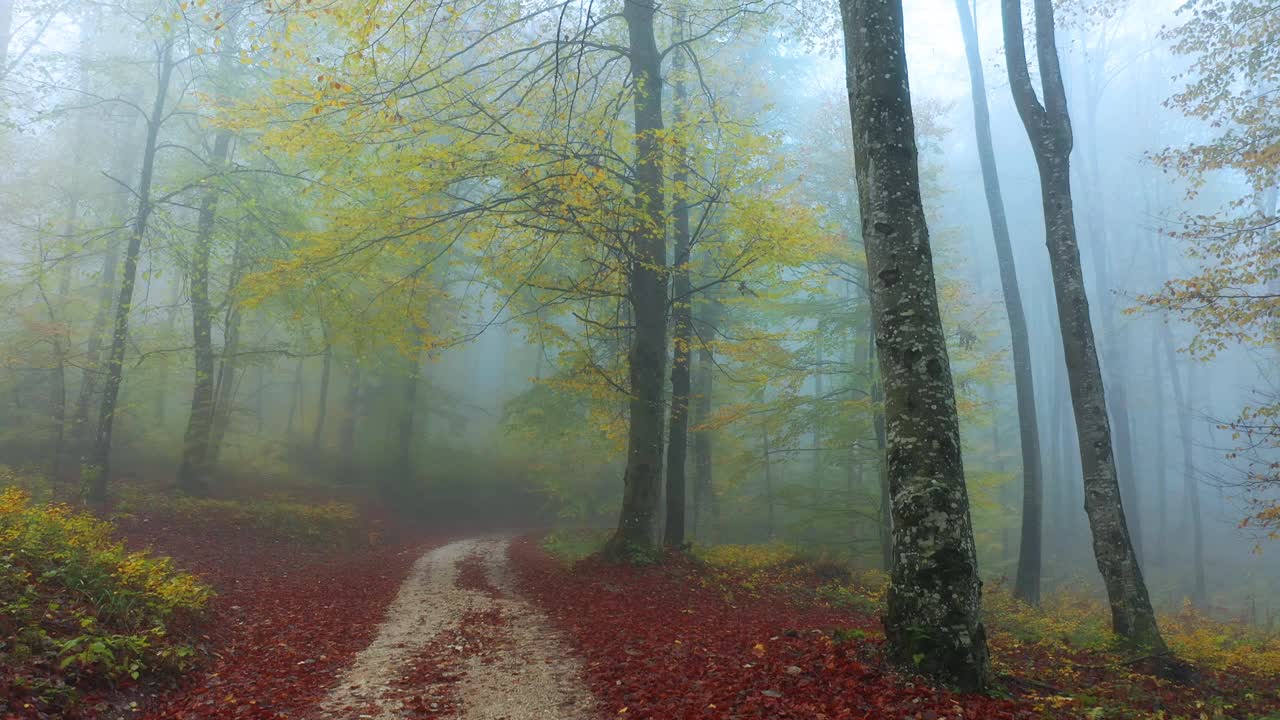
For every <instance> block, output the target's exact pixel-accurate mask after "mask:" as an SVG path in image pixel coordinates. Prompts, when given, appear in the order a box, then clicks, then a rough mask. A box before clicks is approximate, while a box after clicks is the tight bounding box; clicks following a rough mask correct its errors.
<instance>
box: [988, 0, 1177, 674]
mask: <svg viewBox="0 0 1280 720" xmlns="http://www.w3.org/2000/svg"><path fill="white" fill-rule="evenodd" d="M1001 1H1002V15H1003V20H1004V23H1003V24H1004V44H1005V54H1006V56H1007V59H1008V62H1007V65H1008V70H1009V84H1010V86H1011V88H1012V90H1013V99H1014V104H1015V105H1017V108H1018V114H1019V115H1020V116H1021V118H1022V123H1023V125H1024V126H1025V127H1026V131H1027V135H1028V137H1029V138H1030V140H1031V147H1032V149H1033V151H1034V152H1035V157H1036V165H1037V166H1038V167H1039V170H1040V190H1041V199H1042V204H1043V207H1044V219H1045V229H1046V236H1047V244H1048V247H1049V264H1050V266H1051V268H1052V270H1053V284H1054V294H1055V297H1056V300H1057V305H1058V323H1059V325H1060V327H1061V328H1062V345H1063V349H1064V351H1065V354H1066V361H1067V380H1068V383H1069V385H1070V388H1071V404H1072V409H1073V411H1074V413H1075V418H1076V432H1077V434H1078V436H1079V440H1080V443H1079V444H1080V464H1081V468H1082V471H1083V474H1084V492H1085V503H1084V504H1085V511H1086V512H1087V513H1088V515H1089V525H1090V528H1091V529H1092V531H1093V552H1094V555H1095V557H1096V558H1097V562H1098V570H1099V571H1101V573H1102V578H1103V581H1104V582H1105V584H1106V587H1107V597H1108V600H1109V601H1110V604H1111V625H1112V629H1113V630H1114V631H1115V633H1116V634H1117V635H1119V636H1121V637H1122V638H1125V639H1126V640H1127V641H1129V642H1130V643H1132V644H1133V645H1136V646H1139V647H1141V648H1144V649H1149V650H1152V651H1155V652H1164V651H1165V644H1164V639H1163V638H1162V637H1161V636H1160V629H1159V628H1158V627H1157V625H1156V617H1155V612H1154V611H1153V610H1152V609H1151V599H1150V597H1148V595H1147V586H1146V583H1145V582H1144V581H1143V578H1142V569H1141V568H1140V567H1139V566H1138V556H1137V554H1136V553H1135V552H1134V549H1133V543H1132V541H1131V540H1130V537H1129V527H1128V525H1127V523H1126V522H1125V516H1124V506H1123V503H1122V501H1121V498H1120V483H1119V480H1118V478H1117V476H1116V464H1115V456H1114V454H1113V450H1112V444H1111V426H1110V422H1109V420H1108V418H1107V404H1106V396H1105V392H1104V390H1103V385H1102V371H1101V369H1100V368H1099V366H1098V353H1097V349H1096V348H1095V346H1094V335H1093V325H1092V323H1091V322H1090V319H1089V299H1088V297H1087V295H1086V293H1085V289H1084V278H1083V272H1082V270H1081V267H1080V248H1079V245H1078V244H1077V241H1076V226H1075V218H1074V217H1073V216H1072V203H1071V172H1070V163H1069V159H1068V158H1069V157H1070V154H1071V145H1072V136H1071V121H1070V118H1069V116H1068V114H1067V98H1066V91H1065V89H1064V87H1063V84H1062V72H1061V69H1060V68H1059V66H1058V50H1057V47H1056V44H1055V36H1054V24H1053V5H1052V2H1051V0H1035V8H1036V49H1037V50H1038V52H1039V60H1040V62H1039V67H1040V76H1041V82H1042V84H1043V86H1044V96H1045V101H1044V102H1045V104H1044V105H1041V104H1040V100H1039V99H1038V98H1037V96H1036V90H1035V87H1034V86H1033V85H1032V82H1031V74H1030V71H1029V70H1028V67H1027V56H1026V47H1025V45H1024V42H1023V35H1022V2H1021V0H1001Z"/></svg>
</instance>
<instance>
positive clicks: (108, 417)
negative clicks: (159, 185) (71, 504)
mask: <svg viewBox="0 0 1280 720" xmlns="http://www.w3.org/2000/svg"><path fill="white" fill-rule="evenodd" d="M157 60H158V62H157V68H156V70H157V78H156V95H155V99H154V101H153V102H152V106H151V114H150V116H149V117H148V118H147V141H146V145H145V146H144V147H143V152H142V169H141V172H140V173H139V179H138V188H137V191H136V192H137V196H138V212H137V215H136V216H135V217H134V221H133V227H132V232H131V233H130V235H129V245H128V247H127V248H126V249H125V254H124V274H123V276H122V277H121V279H120V295H119V298H118V299H117V300H116V307H115V322H114V324H113V330H112V333H111V351H110V353H109V354H108V356H107V367H106V382H105V384H104V386H103V390H102V405H101V409H100V412H99V413H98V428H97V433H96V434H95V436H94V443H93V449H92V451H91V452H90V453H89V455H88V457H87V458H86V460H85V473H84V476H85V477H86V478H87V480H88V482H89V500H90V502H92V503H94V504H95V505H98V506H99V507H101V506H103V505H105V504H106V501H107V480H108V478H109V476H110V473H111V465H110V460H111V431H112V429H113V427H114V425H115V418H116V402H117V400H119V397H120V383H121V382H122V381H123V379H124V353H125V345H126V343H127V340H128V336H129V313H130V311H131V310H132V309H133V288H134V285H135V283H136V282H137V279H138V256H139V255H140V254H141V252H142V240H143V238H144V237H145V236H146V234H147V222H148V221H149V220H150V219H151V212H152V210H153V209H154V206H153V204H152V201H151V184H152V177H153V174H154V171H155V161H156V149H157V147H158V144H159V136H160V125H161V124H162V123H163V122H164V117H165V101H166V99H167V97H168V94H169V81H170V79H171V78H172V77H173V65H174V64H173V41H172V40H166V41H165V43H164V45H163V46H162V47H161V48H160V50H159V52H158V53H157Z"/></svg>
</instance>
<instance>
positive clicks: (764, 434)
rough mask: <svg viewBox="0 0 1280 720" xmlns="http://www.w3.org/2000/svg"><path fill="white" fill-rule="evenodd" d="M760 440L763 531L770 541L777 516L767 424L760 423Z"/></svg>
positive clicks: (772, 537)
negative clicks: (762, 476)
mask: <svg viewBox="0 0 1280 720" xmlns="http://www.w3.org/2000/svg"><path fill="white" fill-rule="evenodd" d="M760 434H761V442H762V447H763V450H762V451H763V454H764V503H765V508H766V511H767V513H768V514H767V515H766V521H765V523H766V524H765V532H766V536H767V537H768V538H769V541H770V542H772V541H773V540H774V539H775V538H777V536H778V525H777V518H776V517H775V516H774V509H773V455H772V452H773V448H771V447H770V446H769V426H768V425H765V424H763V423H762V424H761V425H760Z"/></svg>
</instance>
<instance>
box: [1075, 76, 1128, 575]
mask: <svg viewBox="0 0 1280 720" xmlns="http://www.w3.org/2000/svg"><path fill="white" fill-rule="evenodd" d="M1088 67H1089V64H1086V70H1087V69H1088ZM1091 81H1092V78H1090V79H1089V81H1086V82H1084V83H1082V84H1084V85H1085V86H1086V90H1085V95H1086V107H1085V118H1084V130H1085V140H1086V144H1085V146H1084V163H1083V167H1084V169H1085V170H1086V171H1087V172H1085V180H1084V182H1083V183H1082V185H1083V187H1084V192H1085V197H1086V199H1087V201H1088V207H1089V213H1088V215H1087V216H1086V217H1087V226H1088V230H1089V232H1088V235H1089V240H1090V245H1091V246H1092V250H1093V253H1092V256H1093V257H1092V259H1093V283H1094V286H1095V289H1096V292H1097V294H1098V301H1099V302H1098V311H1097V315H1098V317H1099V318H1100V319H1101V320H1102V335H1101V337H1102V341H1101V343H1100V346H1099V354H1100V355H1101V365H1102V367H1103V368H1104V370H1105V375H1104V378H1105V382H1106V386H1107V387H1108V388H1110V389H1111V402H1110V403H1108V409H1109V410H1110V411H1111V420H1112V421H1113V423H1112V425H1113V432H1114V438H1113V441H1114V447H1115V462H1116V474H1117V477H1118V478H1119V481H1120V494H1121V497H1122V498H1123V500H1124V505H1125V519H1126V521H1127V522H1128V523H1129V530H1130V535H1131V536H1132V539H1133V549H1134V552H1135V554H1137V556H1138V558H1139V561H1141V558H1142V556H1143V553H1142V513H1141V512H1140V505H1139V497H1138V486H1137V472H1136V470H1135V467H1134V461H1133V422H1132V420H1131V418H1130V415H1129V397H1128V389H1127V384H1128V383H1127V380H1128V375H1129V373H1128V370H1127V368H1128V362H1127V360H1128V357H1129V354H1128V352H1126V351H1125V349H1124V348H1123V347H1121V344H1122V343H1123V342H1124V341H1125V337H1124V336H1123V335H1121V334H1120V333H1117V332H1116V327H1115V315H1116V312H1115V303H1114V301H1113V299H1112V297H1111V280H1110V276H1111V272H1110V265H1111V262H1110V256H1109V250H1110V241H1109V240H1108V238H1107V227H1108V225H1107V211H1106V202H1105V197H1106V195H1105V193H1103V192H1102V188H1101V182H1102V173H1101V172H1100V171H1099V163H1098V140H1097V138H1098V133H1097V112H1098V100H1099V98H1098V94H1099V91H1098V90H1096V89H1095V87H1094V85H1093V83H1092V82H1091Z"/></svg>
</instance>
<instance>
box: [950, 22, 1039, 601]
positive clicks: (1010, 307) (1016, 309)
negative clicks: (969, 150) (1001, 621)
mask: <svg viewBox="0 0 1280 720" xmlns="http://www.w3.org/2000/svg"><path fill="white" fill-rule="evenodd" d="M956 10H957V12H958V13H959V14H960V30H961V33H962V34H963V35H964V47H965V57H966V58H967V59H968V62H969V86H970V94H971V95H972V97H973V124H974V130H975V132H976V134H977V140H978V159H979V162H980V163H981V165H982V183H983V189H984V190H985V191H986V197H987V213H988V215H989V216H990V219H991V237H992V239H993V240H994V241H995V245H996V258H997V260H998V264H999V269H1000V288H1001V290H1002V291H1003V292H1004V306H1005V312H1006V314H1007V315H1008V316H1009V339H1010V343H1011V345H1012V350H1013V384H1014V390H1015V393H1016V396H1017V403H1018V431H1019V436H1020V438H1019V439H1020V440H1021V446H1022V537H1021V540H1020V542H1019V550H1018V572H1017V576H1016V579H1015V581H1014V584H1013V594H1014V596H1016V597H1017V598H1019V599H1020V600H1022V601H1024V602H1029V603H1039V602H1040V565H1041V553H1042V551H1041V538H1042V536H1043V534H1044V530H1043V528H1042V525H1041V517H1042V515H1043V504H1044V501H1043V497H1044V484H1043V476H1042V473H1041V469H1040V430H1039V428H1038V427H1037V425H1038V420H1037V418H1036V397H1035V383H1034V380H1033V378H1032V375H1031V342H1030V340H1029V338H1028V336H1027V318H1026V313H1025V312H1024V311H1023V309H1022V295H1021V291H1020V290H1019V287H1018V271H1017V267H1016V266H1015V264H1014V261H1013V244H1012V242H1011V241H1010V238H1009V223H1008V220H1006V218H1005V212H1004V196H1003V195H1002V194H1001V192H1000V174H999V172H998V171H997V170H996V155H995V148H994V144H993V143H992V140H991V113H990V111H989V110H988V109H987V83H986V79H985V78H984V77H983V72H982V54H981V53H980V52H979V50H978V29H977V26H976V25H975V23H974V19H973V16H972V14H971V13H970V12H969V2H968V0H956Z"/></svg>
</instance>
